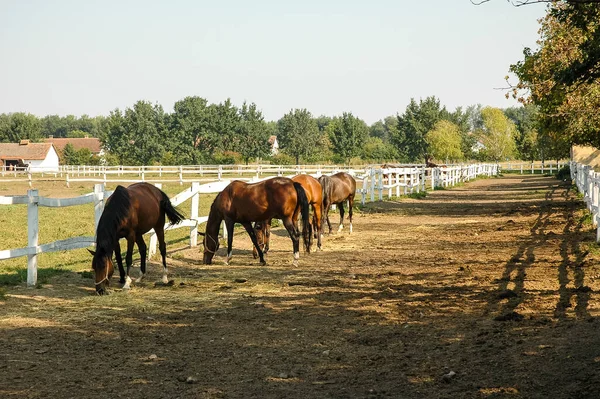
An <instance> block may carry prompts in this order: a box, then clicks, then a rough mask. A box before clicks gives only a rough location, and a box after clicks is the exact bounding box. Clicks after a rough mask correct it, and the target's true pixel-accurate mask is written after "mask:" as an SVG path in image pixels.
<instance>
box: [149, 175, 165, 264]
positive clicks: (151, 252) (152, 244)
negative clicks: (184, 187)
mask: <svg viewBox="0 0 600 399" xmlns="http://www.w3.org/2000/svg"><path fill="white" fill-rule="evenodd" d="M154 185H155V186H156V187H157V188H159V189H162V183H154ZM157 246H158V237H157V236H156V232H154V233H153V234H152V235H151V236H150V242H149V243H148V259H150V258H152V256H153V255H154V254H155V253H156V247H157Z"/></svg>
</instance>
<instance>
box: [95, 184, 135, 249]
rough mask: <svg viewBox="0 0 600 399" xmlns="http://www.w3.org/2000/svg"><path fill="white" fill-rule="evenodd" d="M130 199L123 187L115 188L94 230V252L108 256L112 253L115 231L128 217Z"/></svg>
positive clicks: (115, 239)
mask: <svg viewBox="0 0 600 399" xmlns="http://www.w3.org/2000/svg"><path fill="white" fill-rule="evenodd" d="M130 207H131V199H130V198H129V192H128V191H127V189H126V188H125V187H123V186H117V188H116V189H115V192H114V193H113V194H112V195H111V196H110V200H109V201H107V203H106V206H105V207H104V211H103V212H102V216H100V221H99V222H98V229H97V230H96V252H97V253H98V254H99V255H104V256H106V255H108V254H110V253H111V252H112V250H113V249H114V247H115V243H116V241H117V239H118V238H117V230H118V228H119V226H120V225H121V223H122V222H123V220H125V218H127V217H128V216H129V209H130Z"/></svg>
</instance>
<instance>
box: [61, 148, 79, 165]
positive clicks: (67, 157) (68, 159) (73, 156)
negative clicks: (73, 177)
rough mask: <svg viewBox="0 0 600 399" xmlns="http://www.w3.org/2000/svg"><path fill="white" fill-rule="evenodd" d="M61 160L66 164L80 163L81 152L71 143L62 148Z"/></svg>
mask: <svg viewBox="0 0 600 399" xmlns="http://www.w3.org/2000/svg"><path fill="white" fill-rule="evenodd" d="M61 155H62V156H61V160H60V162H61V163H62V164H64V165H80V164H81V161H80V159H79V154H77V151H76V150H75V148H73V145H72V144H71V143H69V144H67V145H65V148H63V150H62V154H61Z"/></svg>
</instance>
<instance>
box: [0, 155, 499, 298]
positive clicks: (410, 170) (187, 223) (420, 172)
mask: <svg viewBox="0 0 600 399" xmlns="http://www.w3.org/2000/svg"><path fill="white" fill-rule="evenodd" d="M277 171H278V173H279V172H281V173H283V172H282V171H283V169H277ZM294 171H296V170H295V169H294ZM498 171H499V168H498V165H495V164H475V165H460V166H451V167H436V168H425V167H424V166H420V167H414V166H413V167H398V168H376V167H370V168H367V169H366V170H361V171H357V170H349V171H348V172H349V173H351V174H352V175H353V176H354V177H355V178H356V179H357V180H358V181H359V182H361V183H362V186H360V187H359V188H358V189H357V192H358V193H359V194H361V202H362V203H363V204H365V202H366V201H367V199H370V201H375V199H376V198H377V199H378V200H382V199H383V197H384V195H387V197H388V198H391V197H393V196H394V195H395V196H397V197H399V196H400V195H406V194H409V193H413V192H415V191H416V192H420V191H425V190H426V188H427V187H428V185H427V183H428V181H429V187H431V188H432V189H435V188H436V187H448V186H453V185H455V184H457V183H459V182H464V181H469V180H471V179H473V178H475V177H477V176H480V175H486V176H493V175H496V174H497V173H498ZM288 172H289V170H288ZM332 172H335V170H334V171H332ZM321 173H322V171H321V170H318V171H317V173H313V176H319V175H320V174H321ZM330 173H331V172H330ZM271 177H272V176H265V177H258V176H256V175H254V176H253V177H252V178H249V179H247V180H250V181H259V180H265V179H268V178H271ZM135 181H136V182H137V181H140V180H135ZM230 182H231V181H230V180H229V179H219V180H214V181H211V182H209V183H205V184H200V182H197V181H196V182H192V183H191V186H190V187H189V188H187V189H185V190H183V191H181V192H180V193H178V194H177V195H175V196H174V197H173V198H171V203H172V204H173V206H179V205H181V204H182V203H184V202H185V201H187V200H189V199H191V207H190V213H189V215H190V217H189V218H188V219H186V220H184V221H182V223H180V224H178V225H175V226H173V225H169V224H166V225H165V229H166V230H170V229H175V228H183V227H188V228H189V229H190V241H189V243H190V246H192V247H194V246H196V245H197V244H198V243H197V237H198V234H197V233H198V225H199V224H201V223H205V222H206V221H207V220H208V215H199V214H198V213H199V203H200V194H214V193H219V192H221V191H222V190H223V189H224V188H225V187H226V186H227V185H228V184H229V183H230ZM156 186H158V187H161V183H156ZM110 194H112V192H111V191H107V190H106V186H105V184H104V182H101V183H97V184H95V185H94V192H92V193H89V194H85V195H81V196H78V197H74V198H47V197H42V196H40V195H39V194H38V190H28V191H27V195H22V196H0V205H14V204H23V205H27V237H28V240H27V247H25V248H15V249H6V250H1V251H0V260H2V259H9V258H16V257H22V256H27V285H29V286H35V285H36V283H37V255H38V254H41V253H45V252H54V251H63V250H70V249H78V248H86V247H89V246H93V245H94V243H95V238H94V237H92V236H86V237H72V238H68V239H64V240H58V241H54V242H50V243H46V244H41V245H40V244H39V237H38V232H39V213H38V209H39V207H40V206H46V207H57V208H60V207H67V206H77V205H83V204H88V203H94V231H95V230H96V228H97V227H98V222H99V221H100V216H101V215H102V211H103V210H104V202H105V199H106V198H108V197H109V196H110ZM147 234H150V243H149V246H148V248H149V257H151V256H152V255H154V254H155V253H156V248H157V238H156V234H155V233H154V231H153V230H151V231H149V232H148V233H147ZM223 236H224V237H226V229H225V228H223Z"/></svg>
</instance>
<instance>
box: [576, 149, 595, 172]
mask: <svg viewBox="0 0 600 399" xmlns="http://www.w3.org/2000/svg"><path fill="white" fill-rule="evenodd" d="M571 160H573V161H575V162H579V163H582V164H584V165H590V166H592V167H594V168H595V169H599V168H600V150H599V149H597V148H594V147H589V146H582V145H574V146H573V147H571Z"/></svg>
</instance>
